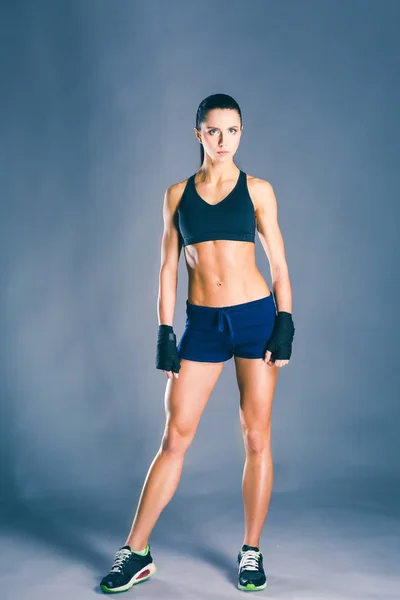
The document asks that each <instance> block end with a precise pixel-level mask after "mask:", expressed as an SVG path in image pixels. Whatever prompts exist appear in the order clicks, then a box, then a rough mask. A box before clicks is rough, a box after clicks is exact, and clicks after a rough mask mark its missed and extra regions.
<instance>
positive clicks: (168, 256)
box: [157, 183, 182, 325]
mask: <svg viewBox="0 0 400 600" xmlns="http://www.w3.org/2000/svg"><path fill="white" fill-rule="evenodd" d="M181 195H182V185H181V184H179V183H177V184H174V185H171V186H170V187H169V188H168V189H167V190H166V192H165V194H164V204H163V221H164V231H163V235H162V241H161V266H160V273H159V291H158V300H157V313H158V324H159V325H173V319H174V311H175V304H176V292H177V287H178V263H179V257H180V254H181V250H182V240H181V238H180V235H179V231H178V228H177V223H176V210H177V207H178V204H179V199H180V197H181Z"/></svg>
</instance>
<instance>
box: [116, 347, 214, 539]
mask: <svg viewBox="0 0 400 600" xmlns="http://www.w3.org/2000/svg"><path fill="white" fill-rule="evenodd" d="M223 366H224V363H223V362H218V363H209V362H208V363H206V362H196V361H190V360H185V359H183V358H182V359H181V370H180V372H179V377H178V379H176V378H175V377H173V378H172V379H169V380H168V382H167V387H166V390H165V414H166V424H165V430H164V434H163V437H162V441H161V446H160V448H159V450H158V452H157V454H156V456H155V457H154V460H153V462H152V463H151V465H150V468H149V471H148V473H147V476H146V479H145V482H144V484H143V489H142V492H141V495H140V499H139V503H138V506H137V509H136V514H135V517H134V519H133V523H132V527H131V530H130V532H129V535H128V537H127V538H126V542H125V545H129V546H130V547H131V548H132V550H143V549H144V548H145V547H146V544H147V543H148V540H149V537H150V533H151V531H152V529H153V527H154V525H155V524H156V522H157V519H158V517H159V516H160V514H161V512H162V510H163V509H164V508H165V506H166V505H167V504H168V502H169V501H170V500H171V498H172V497H173V495H174V493H175V490H176V488H177V487H178V483H179V480H180V477H181V473H182V467H183V461H184V458H185V453H186V450H187V449H188V448H189V446H190V444H191V442H192V440H193V438H194V436H195V433H196V430H197V426H198V424H199V421H200V417H201V415H202V413H203V410H204V408H205V406H206V404H207V402H208V399H209V397H210V395H211V392H212V390H213V388H214V386H215V384H216V383H217V380H218V377H219V376H220V374H221V372H222V369H223Z"/></svg>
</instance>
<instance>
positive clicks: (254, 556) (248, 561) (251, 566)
mask: <svg viewBox="0 0 400 600" xmlns="http://www.w3.org/2000/svg"><path fill="white" fill-rule="evenodd" d="M259 560H260V552H256V550H246V552H243V553H242V559H241V561H240V564H239V570H240V569H246V570H249V571H257V570H258V561H259Z"/></svg>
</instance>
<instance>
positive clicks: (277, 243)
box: [254, 179, 292, 313]
mask: <svg viewBox="0 0 400 600" xmlns="http://www.w3.org/2000/svg"><path fill="white" fill-rule="evenodd" d="M255 183H256V185H255V186H254V191H255V200H256V201H255V207H256V218H257V231H258V237H259V239H260V242H261V245H262V247H263V248H264V251H265V254H266V255H267V258H268V261H269V265H270V272H271V279H272V288H273V290H274V295H275V299H276V303H277V307H278V311H286V312H289V313H291V312H292V290H291V285H290V279H289V272H288V266H287V262H286V255H285V247H284V242H283V237H282V233H281V230H280V227H279V224H278V206H277V201H276V197H275V194H274V190H273V187H272V185H271V184H270V183H269V182H268V181H265V180H264V179H258V180H257V182H255Z"/></svg>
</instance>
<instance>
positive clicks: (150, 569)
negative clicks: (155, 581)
mask: <svg viewBox="0 0 400 600" xmlns="http://www.w3.org/2000/svg"><path fill="white" fill-rule="evenodd" d="M156 571H157V569H156V565H155V564H154V563H153V562H152V563H150V564H149V565H146V566H145V567H143V569H140V571H138V572H137V573H135V575H134V576H133V577H132V579H131V580H130V581H128V583H126V584H125V585H121V586H120V587H117V588H113V589H110V588H108V587H106V586H104V585H101V586H100V588H101V590H102V591H103V592H106V593H107V594H114V593H116V592H125V591H126V590H129V588H131V587H132V586H133V585H135V584H136V583H141V582H142V581H145V580H146V579H148V578H149V577H151V576H152V575H154V573H155V572H156Z"/></svg>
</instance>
